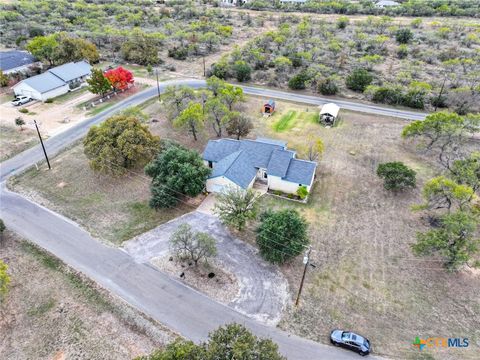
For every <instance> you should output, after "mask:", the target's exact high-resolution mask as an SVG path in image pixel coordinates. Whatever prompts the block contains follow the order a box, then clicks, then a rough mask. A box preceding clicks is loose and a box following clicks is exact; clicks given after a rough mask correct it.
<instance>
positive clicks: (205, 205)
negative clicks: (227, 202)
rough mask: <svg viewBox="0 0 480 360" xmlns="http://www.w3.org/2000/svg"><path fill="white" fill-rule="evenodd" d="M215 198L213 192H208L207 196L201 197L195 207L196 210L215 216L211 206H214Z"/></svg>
mask: <svg viewBox="0 0 480 360" xmlns="http://www.w3.org/2000/svg"><path fill="white" fill-rule="evenodd" d="M216 200H217V199H216V197H215V194H214V193H210V194H208V196H207V197H206V198H205V199H203V201H202V203H201V204H200V206H199V207H198V208H197V211H199V212H201V213H204V214H208V215H214V216H215V214H214V213H213V208H214V206H215V201H216Z"/></svg>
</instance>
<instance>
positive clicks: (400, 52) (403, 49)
mask: <svg viewBox="0 0 480 360" xmlns="http://www.w3.org/2000/svg"><path fill="white" fill-rule="evenodd" d="M407 56H408V47H407V45H405V44H402V45H400V46H399V47H398V49H397V57H398V58H399V59H405V58H406V57H407Z"/></svg>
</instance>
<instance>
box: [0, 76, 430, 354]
mask: <svg viewBox="0 0 480 360" xmlns="http://www.w3.org/2000/svg"><path fill="white" fill-rule="evenodd" d="M168 85H187V86H192V87H194V88H200V87H204V86H205V81H204V80H173V81H168V82H164V83H162V84H161V85H160V91H164V90H165V87H166V86H168ZM242 88H243V90H244V92H245V93H246V94H251V95H259V96H262V97H274V98H277V99H282V100H289V101H295V102H301V103H307V104H312V105H321V104H323V103H326V102H330V101H331V100H328V99H322V98H318V97H314V96H308V95H298V94H294V93H288V92H281V91H275V90H269V89H260V88H255V87H250V86H242ZM155 96H157V88H156V87H153V88H149V89H147V90H144V91H142V92H140V93H138V94H135V95H133V96H131V97H130V98H128V99H125V100H123V101H121V102H119V103H117V104H115V105H113V106H112V107H110V108H109V109H107V110H105V111H103V112H102V113H100V114H98V115H96V116H93V117H92V118H90V119H87V120H85V121H83V122H81V123H79V124H77V125H75V126H73V127H71V128H70V129H68V130H66V131H64V132H62V133H60V134H58V135H56V136H53V137H51V138H49V139H48V140H47V141H45V147H46V150H47V153H48V154H49V156H53V155H55V154H57V153H59V152H60V151H61V150H62V149H64V148H65V147H67V146H69V145H70V144H72V143H73V142H75V141H78V140H80V139H81V138H82V137H83V136H84V135H85V134H86V133H87V131H88V129H89V128H90V127H91V126H92V125H95V124H98V123H100V122H101V121H103V120H105V119H106V118H108V117H110V116H112V115H113V114H114V113H116V112H118V111H121V110H123V109H125V108H128V107H130V106H134V105H138V104H140V103H142V102H144V101H146V100H148V99H150V98H152V97H155ZM335 102H336V103H337V104H338V105H339V106H340V107H342V108H344V109H349V110H354V111H363V112H369V113H372V114H379V115H385V116H396V117H401V118H405V119H409V120H421V119H423V118H424V117H425V114H420V113H413V112H408V111H401V110H395V109H388V108H381V107H377V106H371V105H364V104H359V103H354V102H347V101H335ZM42 160H43V152H42V150H41V148H40V145H38V146H35V147H33V148H30V149H28V150H26V151H24V152H22V153H20V154H18V155H17V156H15V157H13V158H11V159H9V160H7V161H4V162H2V163H1V164H0V182H1V185H0V199H1V201H0V217H1V218H2V219H3V220H4V221H5V223H6V225H7V227H8V228H10V229H12V230H13V231H15V232H17V233H19V234H20V235H21V236H23V237H24V238H27V239H29V240H30V241H32V242H34V243H36V244H37V245H39V246H40V247H42V248H44V249H46V250H47V251H49V252H51V253H52V254H54V255H55V256H57V257H58V258H60V259H61V260H62V261H64V262H65V263H66V264H68V265H69V266H71V267H73V268H74V269H76V270H78V271H80V272H82V273H84V274H85V275H86V276H88V277H90V278H91V279H93V280H94V281H96V282H97V283H98V284H100V285H101V286H103V287H104V288H106V289H108V290H109V291H111V292H112V293H113V294H115V295H117V296H119V297H120V298H122V299H124V300H125V301H127V302H128V303H129V304H130V305H132V306H134V307H135V308H137V309H139V310H140V311H142V312H144V313H145V314H147V315H148V316H150V317H152V318H153V319H155V320H157V321H159V322H160V323H162V324H165V325H166V326H167V327H169V328H171V329H172V330H174V331H176V332H178V333H180V334H181V335H183V336H185V337H187V338H189V339H192V340H194V341H200V340H204V339H205V338H206V337H207V335H208V333H209V332H210V331H212V330H214V329H216V328H217V327H218V326H220V325H223V324H226V323H230V322H237V323H241V324H244V325H245V326H247V327H248V328H249V329H250V330H252V331H253V332H254V333H255V334H257V335H259V336H262V337H269V338H271V339H272V340H273V341H275V342H276V343H277V344H278V345H279V347H280V351H281V352H282V353H283V354H284V355H285V356H287V357H288V359H289V360H317V359H329V360H330V359H334V360H335V359H339V360H343V359H357V358H358V355H356V354H353V353H350V352H347V351H343V350H339V349H336V348H334V347H331V346H326V345H323V344H319V343H316V342H313V341H309V340H306V339H302V338H300V337H297V336H294V335H290V334H288V333H286V332H283V331H281V330H279V329H277V328H273V327H269V326H267V325H264V324H262V323H259V322H257V321H255V320H252V319H250V318H247V317H245V316H243V315H242V314H240V313H238V312H236V311H235V310H233V309H231V308H229V307H227V306H224V305H222V304H220V303H217V302H215V301H214V300H212V299H210V298H208V297H206V296H205V295H203V294H201V293H198V292H197V291H195V290H193V289H191V288H189V287H186V286H185V285H184V284H183V283H180V282H178V281H176V280H174V279H172V278H171V277H169V276H168V275H166V274H164V273H162V272H159V271H157V270H155V269H153V268H151V267H149V266H147V265H145V264H139V263H136V262H135V261H134V259H133V258H132V257H130V256H129V255H128V254H126V253H125V252H123V251H122V250H120V249H117V248H113V247H109V246H106V245H104V244H102V243H100V242H99V241H97V240H95V239H93V238H92V237H91V236H90V235H89V234H88V233H87V232H86V231H84V230H83V229H81V228H80V227H79V226H78V225H77V224H76V223H74V222H73V221H71V220H69V219H67V218H65V217H63V216H61V215H59V214H57V213H55V212H53V211H51V210H49V209H46V208H44V207H42V206H40V205H38V204H35V203H33V202H31V201H29V200H27V199H25V198H24V197H22V196H21V195H18V194H15V193H12V192H10V191H8V190H7V189H6V188H5V180H6V179H7V178H8V177H10V176H12V175H15V174H18V173H20V172H21V171H23V170H25V169H26V168H28V167H30V166H32V165H33V164H35V163H37V162H39V161H42ZM320 336H323V337H324V338H325V339H328V336H329V334H320Z"/></svg>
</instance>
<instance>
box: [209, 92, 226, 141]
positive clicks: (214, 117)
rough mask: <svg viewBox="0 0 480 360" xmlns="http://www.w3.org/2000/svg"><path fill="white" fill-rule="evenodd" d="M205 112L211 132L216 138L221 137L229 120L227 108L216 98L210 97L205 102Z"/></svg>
mask: <svg viewBox="0 0 480 360" xmlns="http://www.w3.org/2000/svg"><path fill="white" fill-rule="evenodd" d="M205 110H206V111H207V114H208V118H209V120H210V122H211V123H212V127H213V130H214V131H215V133H216V134H217V136H218V137H222V129H223V127H224V126H225V124H226V123H227V121H228V119H229V117H228V114H229V111H228V108H227V107H226V106H225V104H223V102H222V101H221V100H220V99H219V98H218V97H212V98H210V99H208V100H207V101H206V103H205Z"/></svg>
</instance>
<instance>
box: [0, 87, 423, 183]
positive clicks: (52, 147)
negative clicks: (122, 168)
mask: <svg viewBox="0 0 480 360" xmlns="http://www.w3.org/2000/svg"><path fill="white" fill-rule="evenodd" d="M168 85H188V86H191V87H194V88H200V87H203V86H205V80H195V79H187V80H171V81H165V82H162V83H160V92H162V91H163V90H164V89H165V88H166V87H167V86H168ZM241 87H242V88H243V90H244V92H245V93H246V94H249V95H257V96H261V97H264V98H276V99H281V100H288V101H295V102H300V103H305V104H310V105H322V104H325V103H327V102H332V100H331V99H327V98H322V97H317V96H310V95H301V94H297V93H290V92H285V91H277V90H271V89H264V88H257V87H253V86H244V85H241ZM154 96H157V88H156V87H151V88H148V89H146V90H144V91H142V92H139V93H137V94H135V95H133V96H131V97H129V98H127V99H125V100H123V101H121V102H119V103H117V104H115V105H114V106H112V107H110V108H108V109H106V110H105V111H103V112H101V113H100V114H98V115H95V116H93V117H91V118H90V119H88V120H85V121H83V122H81V123H79V124H77V125H75V126H73V127H71V128H69V129H68V130H66V131H64V132H62V133H60V134H58V135H55V136H52V137H51V138H49V139H48V140H46V141H45V148H46V150H47V153H48V154H49V155H50V156H53V155H55V154H57V153H58V152H60V151H61V150H62V149H63V148H65V147H66V146H68V145H69V144H71V143H72V142H74V141H77V140H79V139H81V138H82V137H83V136H85V134H86V133H87V131H88V129H89V128H90V127H91V126H92V125H95V124H98V123H99V122H101V121H103V120H105V119H106V118H108V117H109V116H112V115H113V114H114V113H116V112H118V111H120V110H122V109H125V108H128V107H130V106H135V105H138V104H141V103H142V102H144V101H146V100H148V99H150V98H152V97H154ZM335 103H336V104H338V105H339V106H340V108H343V109H347V110H352V111H359V112H366V113H370V114H377V115H384V116H393V117H399V118H402V119H407V120H423V119H424V118H425V116H426V115H427V114H425V113H418V112H412V111H406V110H399V109H394V108H386V107H381V106H375V105H369V104H363V103H357V102H353V101H346V100H335ZM43 159H44V155H43V152H42V150H41V148H40V145H37V146H34V147H32V148H30V149H28V150H25V151H24V152H22V153H20V154H18V155H17V156H15V157H13V158H11V159H8V160H6V161H4V162H2V163H1V165H0V182H2V181H4V180H5V179H6V178H7V177H8V176H11V175H13V174H16V173H19V172H21V171H22V170H24V169H25V168H27V167H29V166H31V165H32V164H34V163H36V162H39V161H42V160H43Z"/></svg>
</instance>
